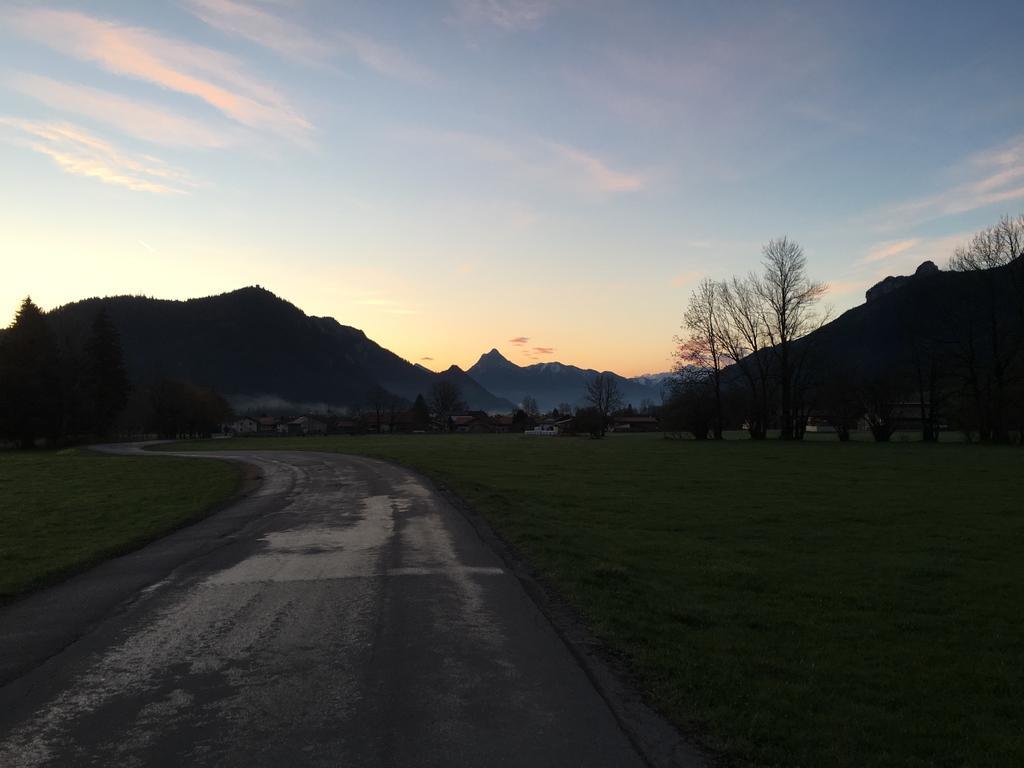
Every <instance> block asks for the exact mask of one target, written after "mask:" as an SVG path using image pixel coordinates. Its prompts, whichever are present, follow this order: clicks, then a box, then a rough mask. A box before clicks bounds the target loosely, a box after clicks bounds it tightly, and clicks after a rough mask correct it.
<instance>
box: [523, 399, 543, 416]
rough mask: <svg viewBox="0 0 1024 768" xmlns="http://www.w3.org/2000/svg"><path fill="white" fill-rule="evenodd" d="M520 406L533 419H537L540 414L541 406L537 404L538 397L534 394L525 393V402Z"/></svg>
mask: <svg viewBox="0 0 1024 768" xmlns="http://www.w3.org/2000/svg"><path fill="white" fill-rule="evenodd" d="M520 407H521V408H522V409H523V413H525V414H526V415H527V416H529V417H530V418H531V419H536V418H537V417H538V416H540V408H539V407H538V406H537V398H535V397H533V395H524V396H523V402H522V404H521V406H520Z"/></svg>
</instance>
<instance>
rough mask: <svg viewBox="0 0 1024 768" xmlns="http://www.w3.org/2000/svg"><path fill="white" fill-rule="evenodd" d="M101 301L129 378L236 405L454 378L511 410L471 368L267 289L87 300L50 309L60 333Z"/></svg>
mask: <svg viewBox="0 0 1024 768" xmlns="http://www.w3.org/2000/svg"><path fill="white" fill-rule="evenodd" d="M101 305H102V306H105V307H106V308H107V311H108V312H109V313H110V317H111V319H112V320H113V322H114V324H115V325H116V326H117V328H118V330H119V331H120V334H121V339H122V344H123V346H124V353H125V362H126V364H127V367H128V372H129V375H130V377H131V379H132V380H133V381H134V382H136V383H148V382H153V381H156V380H157V379H160V378H163V377H175V378H181V379H185V380H187V381H191V382H193V383H196V384H200V385H205V386H210V387H213V388H215V389H216V390H218V391H219V392H221V393H223V394H224V395H226V396H227V397H228V398H229V399H231V400H232V402H233V403H234V404H235V405H236V407H239V408H245V407H253V408H273V407H274V406H275V404H277V405H278V406H282V405H283V403H281V402H280V401H285V403H290V404H310V405H319V404H323V405H331V406H359V405H362V404H364V403H365V402H366V399H367V393H368V392H369V391H370V389H371V388H372V387H373V386H374V385H376V384H379V385H381V386H382V387H384V388H385V389H387V390H388V391H389V392H392V393H394V394H397V395H399V396H401V397H403V398H405V399H407V400H410V401H411V400H413V399H414V398H415V397H416V395H417V394H421V393H422V394H423V395H424V396H428V395H429V392H430V388H431V386H432V385H433V384H434V383H435V382H436V381H438V380H439V379H442V378H447V379H452V380H455V381H456V382H457V383H458V384H459V386H460V387H461V388H462V393H463V396H464V398H465V399H466V401H467V404H468V405H470V406H471V407H472V408H478V409H481V410H488V411H508V410H510V409H511V408H512V404H511V403H509V402H507V401H505V400H502V399H501V398H499V397H495V396H494V395H492V394H491V393H490V392H488V391H487V390H485V389H484V388H483V387H481V386H480V385H479V384H477V383H476V382H475V381H473V380H472V379H471V378H470V377H469V376H467V375H466V374H465V372H463V371H461V370H460V369H458V368H456V367H454V366H453V367H452V368H451V369H449V370H448V371H445V372H443V373H433V372H431V371H428V370H427V369H425V368H422V367H420V366H415V365H413V364H412V363H409V362H408V361H406V360H403V359H402V358H401V357H399V356H398V355H396V354H394V353H392V352H390V351H388V350H387V349H384V348H383V347H381V346H380V345H379V344H377V343H375V342H374V341H372V340H371V339H369V338H367V336H366V334H365V333H363V332H362V331H360V330H358V329H356V328H351V327H349V326H345V325H341V324H340V323H338V322H337V321H336V320H334V319H333V318H330V317H311V316H309V315H306V314H305V313H304V312H302V311H301V310H300V309H298V308H297V307H295V306H294V305H293V304H290V303H289V302H287V301H285V300H283V299H280V298H278V297H277V296H275V295H274V294H272V293H271V292H270V291H267V290H264V289H262V288H258V287H256V288H243V289H240V290H237V291H232V292H231V293H225V294H222V295H220V296H210V297H206V298H201V299H189V300H187V301H166V300H159V299H149V298H143V297H137V296H116V297H111V298H104V299H87V300H85V301H79V302H75V303H73V304H68V305H65V306H63V307H59V308H57V309H55V310H53V311H52V312H51V313H50V314H49V317H50V319H51V321H52V323H53V324H54V327H55V328H56V329H57V332H58V335H59V336H68V337H77V336H78V335H79V334H80V333H82V329H84V328H88V327H89V324H90V323H91V321H92V318H93V317H94V315H95V314H96V311H97V310H98V309H99V307H100V306H101Z"/></svg>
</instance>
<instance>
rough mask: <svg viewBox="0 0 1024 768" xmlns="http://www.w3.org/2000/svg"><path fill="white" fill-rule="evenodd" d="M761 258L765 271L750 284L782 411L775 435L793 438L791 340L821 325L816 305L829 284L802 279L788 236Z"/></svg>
mask: <svg viewBox="0 0 1024 768" xmlns="http://www.w3.org/2000/svg"><path fill="white" fill-rule="evenodd" d="M762 254H763V256H764V260H763V263H764V271H763V273H762V275H761V276H760V277H759V278H757V279H756V280H755V282H754V287H755V290H756V292H757V295H758V297H759V298H760V299H761V312H762V319H763V324H764V330H765V332H766V333H767V335H768V342H769V345H770V346H769V349H770V350H771V354H772V356H773V358H774V359H775V362H776V364H777V366H778V377H779V396H780V404H781V410H782V413H781V418H780V424H779V427H780V430H781V434H780V437H781V438H782V439H783V440H792V439H793V438H795V437H799V436H800V434H801V433H802V429H800V428H799V425H798V424H797V421H798V420H797V418H796V408H795V406H796V401H797V400H798V399H799V393H798V392H796V391H795V385H796V381H797V378H798V375H799V374H800V372H801V368H802V365H803V361H802V360H801V359H800V356H799V355H798V353H796V352H795V351H794V348H793V342H795V341H796V340H797V339H800V338H802V337H803V336H806V335H807V334H808V333H810V332H811V331H813V330H815V329H816V328H818V327H820V326H821V324H822V319H821V317H820V316H819V315H817V314H816V312H815V305H816V304H817V303H818V301H819V299H821V297H822V296H823V295H824V294H825V291H826V290H828V286H827V285H826V284H825V283H818V282H814V281H812V280H811V279H810V278H808V277H807V257H806V256H804V249H803V248H801V247H800V245H799V244H798V243H797V242H796V241H794V240H790V239H789V238H788V237H780V238H775V239H774V240H769V241H768V243H767V245H765V246H764V248H763V249H762Z"/></svg>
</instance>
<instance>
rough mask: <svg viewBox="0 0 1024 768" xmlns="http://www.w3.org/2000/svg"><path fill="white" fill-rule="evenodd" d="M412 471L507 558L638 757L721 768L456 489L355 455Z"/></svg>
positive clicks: (675, 765) (656, 764)
mask: <svg viewBox="0 0 1024 768" xmlns="http://www.w3.org/2000/svg"><path fill="white" fill-rule="evenodd" d="M351 455H354V456H359V458H363V459H366V458H369V459H372V460H375V461H380V462H382V463H385V464H390V465H392V466H394V467H398V468H400V469H402V470H404V471H407V472H412V473H413V474H414V475H416V476H417V477H418V478H419V479H420V480H421V481H422V482H424V483H425V484H426V485H428V486H429V487H430V488H432V489H433V490H435V491H436V492H437V493H438V495H440V496H441V497H442V498H444V499H445V500H446V501H447V502H448V503H449V504H450V505H451V506H452V507H453V508H454V509H455V510H456V511H457V512H458V513H459V514H461V515H462V517H463V518H464V519H465V520H466V521H467V522H468V523H469V524H470V526H472V528H473V530H474V531H475V532H476V534H477V536H479V537H480V540H481V541H482V542H483V543H484V545H485V546H487V547H489V548H490V549H491V550H492V551H493V552H494V553H495V554H497V555H498V557H499V558H501V560H502V562H503V563H504V564H505V566H506V567H507V568H508V570H509V571H510V572H511V573H512V574H513V575H514V576H515V577H516V579H517V580H518V581H519V583H520V584H521V585H522V587H523V589H524V591H525V592H526V594H527V595H528V596H529V597H530V599H531V600H532V601H533V603H534V604H535V605H536V606H537V609H538V610H539V611H540V612H541V613H542V614H543V615H544V617H545V618H546V619H547V620H548V621H549V622H550V624H551V626H552V627H553V628H554V630H555V632H556V633H557V634H558V636H559V637H560V638H561V639H562V642H563V643H565V646H566V648H568V649H569V652H570V653H571V654H572V655H573V657H574V658H575V659H576V661H577V663H578V664H579V665H580V667H581V668H582V669H583V672H584V674H586V676H587V678H588V679H589V680H590V682H591V684H592V685H593V686H594V689H595V690H596V691H597V693H598V695H599V696H600V697H601V698H602V699H603V700H604V702H605V703H606V704H607V706H608V708H609V710H610V711H611V713H612V716H613V717H614V718H615V720H616V722H617V723H618V724H619V727H620V728H621V729H622V731H623V733H624V734H625V735H626V738H628V739H629V741H630V743H631V744H632V745H633V747H634V748H635V749H636V751H637V753H638V754H639V755H640V756H641V758H642V759H643V760H644V762H646V763H647V764H648V765H649V766H651V768H711V766H715V765H717V764H719V762H720V761H719V760H718V759H716V758H715V757H714V756H713V755H712V754H711V753H710V752H709V751H708V750H707V749H705V748H703V747H701V746H698V745H697V744H696V743H694V740H692V737H689V738H688V736H687V734H686V733H684V732H683V731H681V730H680V729H679V728H678V727H677V726H676V725H674V724H673V723H671V722H669V720H668V719H667V718H665V717H664V716H663V715H662V714H661V713H659V712H658V711H657V710H655V709H654V708H653V707H652V706H651V705H650V704H648V703H647V701H646V699H645V697H644V695H643V693H642V692H641V691H640V690H638V689H637V687H636V686H635V685H634V680H635V676H634V675H633V674H632V673H631V672H630V670H629V669H628V668H627V666H626V664H625V662H624V661H622V660H621V659H620V658H618V657H617V656H616V655H615V654H614V653H613V652H612V651H611V649H609V648H608V646H607V645H606V644H605V643H604V642H603V641H602V640H600V639H599V638H598V637H597V636H596V635H594V633H593V632H592V631H591V630H590V629H589V628H588V627H587V625H586V623H585V622H584V621H583V618H582V617H581V616H580V615H579V613H578V612H577V611H576V610H575V609H574V608H572V606H570V605H569V604H568V603H567V602H566V601H565V600H564V599H563V598H561V597H560V596H559V595H558V593H557V590H556V589H555V588H554V587H553V585H551V584H549V583H548V582H547V580H545V579H544V578H543V577H542V576H541V575H540V574H539V573H538V572H537V571H536V570H535V569H534V568H533V566H531V565H530V563H529V561H528V560H527V559H526V558H524V557H523V556H522V555H520V554H519V552H518V550H516V548H515V547H514V546H513V545H512V544H510V543H509V542H508V541H506V540H505V539H504V538H503V537H502V536H501V535H500V534H499V533H498V532H497V531H496V530H495V529H494V528H493V527H492V526H491V524H490V523H489V522H488V521H487V520H486V518H484V516H483V515H482V514H481V513H480V512H478V511H477V510H476V509H474V508H473V506H472V505H471V504H469V503H468V502H467V501H466V500H465V499H463V498H462V497H461V496H460V495H459V494H458V493H457V492H456V491H455V490H454V489H452V488H451V487H450V486H448V485H446V484H445V483H444V482H442V481H440V480H438V479H437V478H435V477H432V476H431V475H429V474H427V473H425V472H423V471H422V470H420V469H418V468H416V467H412V466H409V465H406V464H402V463H400V462H397V461H392V460H389V459H381V458H379V457H376V456H364V455H361V454H351Z"/></svg>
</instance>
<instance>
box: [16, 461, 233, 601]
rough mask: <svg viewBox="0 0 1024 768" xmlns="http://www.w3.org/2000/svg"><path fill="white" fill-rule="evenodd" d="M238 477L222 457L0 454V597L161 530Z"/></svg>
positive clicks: (215, 498)
mask: <svg viewBox="0 0 1024 768" xmlns="http://www.w3.org/2000/svg"><path fill="white" fill-rule="evenodd" d="M239 480H240V473H239V471H238V469H237V467H234V466H232V465H230V464H227V463H225V462H219V461H191V460H188V459H175V458H171V457H163V456H154V457H150V456H141V457H122V456H104V455H100V454H97V453H92V452H90V451H84V450H83V451H80V450H69V451H60V452H56V453H53V452H41V451H39V452H10V451H9V452H0V600H5V599H10V598H11V597H13V596H14V595H17V594H19V593H21V592H24V591H26V590H29V589H32V588H33V587H37V586H40V585H42V584H45V583H47V582H50V581H53V580H55V579H57V578H59V577H61V576H63V575H66V574H69V573H71V572H74V571H76V570H80V569H82V568H84V567H86V566H88V565H91V564H93V563H96V562H98V561H99V560H102V559H104V558H107V557H110V556H112V555H115V554H119V553H122V552H126V551H128V550H131V549H133V548H135V547H138V546H140V545H141V544H143V543H145V542H147V541H151V540H152V539H155V538H157V537H158V536H161V535H163V534H164V533H167V532H168V531H170V530H172V529H174V528H176V527H178V526H180V525H182V524H183V523H185V522H188V521H189V520H191V519H194V518H196V517H197V516H199V515H202V514H203V513H204V512H205V511H206V510H208V509H209V508H210V507H211V506H212V505H214V504H216V503H217V502H219V501H222V500H224V499H226V498H227V497H228V496H230V495H231V494H232V493H233V492H234V491H235V489H236V488H237V487H238V483H239Z"/></svg>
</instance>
